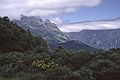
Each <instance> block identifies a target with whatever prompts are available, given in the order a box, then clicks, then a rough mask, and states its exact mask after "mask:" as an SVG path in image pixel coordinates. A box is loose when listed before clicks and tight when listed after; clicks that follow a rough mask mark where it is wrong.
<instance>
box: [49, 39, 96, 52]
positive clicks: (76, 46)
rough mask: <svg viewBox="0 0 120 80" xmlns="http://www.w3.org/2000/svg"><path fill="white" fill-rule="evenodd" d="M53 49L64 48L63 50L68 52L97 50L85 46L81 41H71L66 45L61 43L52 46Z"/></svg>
mask: <svg viewBox="0 0 120 80" xmlns="http://www.w3.org/2000/svg"><path fill="white" fill-rule="evenodd" d="M50 46H51V47H52V48H53V49H55V48H57V47H59V46H62V47H63V48H65V49H66V50H69V51H75V52H76V51H95V50H96V49H95V48H93V47H91V46H88V45H86V44H84V43H83V42H81V41H77V40H71V41H67V42H64V43H59V44H52V45H50Z"/></svg>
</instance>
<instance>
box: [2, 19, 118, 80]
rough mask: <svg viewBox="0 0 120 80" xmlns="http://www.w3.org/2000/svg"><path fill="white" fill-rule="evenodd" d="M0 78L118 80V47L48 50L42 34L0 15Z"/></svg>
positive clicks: (27, 79) (7, 79) (4, 79)
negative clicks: (106, 49)
mask: <svg viewBox="0 0 120 80" xmlns="http://www.w3.org/2000/svg"><path fill="white" fill-rule="evenodd" d="M0 80H120V49H115V48H114V49H110V50H108V51H103V50H101V51H97V52H85V51H82V52H76V53H75V52H74V53H73V52H68V51H66V50H65V49H64V48H63V47H62V46H59V47H58V49H56V50H55V51H51V52H49V50H48V47H47V42H46V41H44V40H43V39H42V38H39V37H35V36H32V35H31V33H30V31H29V30H28V32H26V31H24V30H23V29H21V28H20V27H18V26H17V25H16V24H13V23H12V22H10V20H9V19H8V17H4V18H0Z"/></svg>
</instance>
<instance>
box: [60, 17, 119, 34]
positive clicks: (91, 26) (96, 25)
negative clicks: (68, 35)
mask: <svg viewBox="0 0 120 80" xmlns="http://www.w3.org/2000/svg"><path fill="white" fill-rule="evenodd" d="M117 28H120V18H119V19H114V20H100V21H88V22H80V23H72V24H65V25H63V26H62V27H60V30H61V31H63V32H80V31H81V30H100V29H117Z"/></svg>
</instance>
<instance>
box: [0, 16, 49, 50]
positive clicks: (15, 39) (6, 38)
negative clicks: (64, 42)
mask: <svg viewBox="0 0 120 80" xmlns="http://www.w3.org/2000/svg"><path fill="white" fill-rule="evenodd" d="M37 46H40V47H42V48H43V47H44V48H45V49H47V43H46V41H44V40H43V39H41V38H39V37H35V36H32V35H31V33H30V31H29V30H28V32H26V31H25V30H23V29H22V28H20V27H19V26H17V25H16V24H14V23H13V22H11V21H10V20H9V18H8V17H3V18H0V52H13V51H18V52H24V51H28V50H33V49H35V48H37ZM45 49H44V50H45ZM42 52H43V51H42Z"/></svg>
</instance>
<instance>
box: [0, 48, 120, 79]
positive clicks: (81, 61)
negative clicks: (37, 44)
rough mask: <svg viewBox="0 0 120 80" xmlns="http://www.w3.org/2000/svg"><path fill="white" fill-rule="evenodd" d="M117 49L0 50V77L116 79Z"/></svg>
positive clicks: (118, 69) (119, 68)
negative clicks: (78, 50) (7, 51)
mask: <svg viewBox="0 0 120 80" xmlns="http://www.w3.org/2000/svg"><path fill="white" fill-rule="evenodd" d="M119 79H120V50H119V49H112V50H109V51H99V52H94V53H93V52H92V53H89V52H77V53H72V52H67V51H66V50H64V49H60V50H57V51H55V52H53V53H36V52H35V53H34V52H31V53H19V52H11V53H0V80H119Z"/></svg>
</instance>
